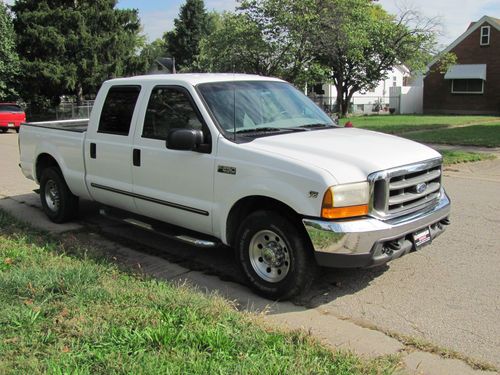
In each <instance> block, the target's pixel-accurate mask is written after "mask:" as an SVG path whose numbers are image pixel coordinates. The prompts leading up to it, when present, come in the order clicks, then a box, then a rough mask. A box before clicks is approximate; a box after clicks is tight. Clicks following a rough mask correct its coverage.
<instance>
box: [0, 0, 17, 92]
mask: <svg viewBox="0 0 500 375" xmlns="http://www.w3.org/2000/svg"><path fill="white" fill-rule="evenodd" d="M18 74H19V57H18V55H17V53H16V43H15V34H14V27H13V25H12V19H11V17H10V13H9V12H8V9H7V6H6V5H5V4H3V3H2V2H0V101H6V100H16V99H17V92H16V83H17V82H16V80H17V77H18Z"/></svg>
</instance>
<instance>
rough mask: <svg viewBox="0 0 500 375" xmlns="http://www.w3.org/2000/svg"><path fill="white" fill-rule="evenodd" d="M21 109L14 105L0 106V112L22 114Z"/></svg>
mask: <svg viewBox="0 0 500 375" xmlns="http://www.w3.org/2000/svg"><path fill="white" fill-rule="evenodd" d="M22 111H23V110H22V109H21V107H19V106H18V105H15V104H0V112H22Z"/></svg>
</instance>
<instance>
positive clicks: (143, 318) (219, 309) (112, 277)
mask: <svg viewBox="0 0 500 375" xmlns="http://www.w3.org/2000/svg"><path fill="white" fill-rule="evenodd" d="M70 239H71V241H70ZM96 251H97V252H98V250H96V249H91V248H90V249H89V248H83V247H82V245H81V244H80V243H79V242H78V239H77V237H75V236H74V235H73V236H72V235H67V236H66V237H62V238H60V239H58V240H56V239H54V238H52V237H50V236H49V235H48V234H46V233H40V232H37V231H34V230H33V229H31V228H29V227H27V226H25V225H23V224H21V223H19V222H17V221H16V220H14V219H13V218H12V217H10V216H9V215H7V214H5V213H4V212H2V211H0V373H2V374H18V373H20V374H40V373H50V374H95V373H102V374H104V373H106V374H111V373H113V374H125V373H132V374H152V373H155V374H172V373H175V374H259V375H260V374H289V373H290V374H291V373H293V374H345V375H347V374H389V373H392V372H393V371H394V370H395V367H396V366H397V364H396V363H397V358H393V357H390V358H384V359H382V360H378V361H372V362H366V361H364V360H361V359H359V358H357V357H355V356H354V355H351V354H346V353H340V352H337V353H334V352H332V351H330V350H329V349H327V348H325V347H323V346H321V345H320V344H318V343H317V342H316V341H314V340H313V339H312V338H311V337H310V336H308V335H306V334H304V333H299V332H283V331H278V330H272V329H269V328H265V327H264V326H263V325H262V324H261V323H260V321H259V318H258V317H257V316H255V315H251V314H246V313H240V312H237V311H236V310H235V309H234V308H233V306H232V305H230V304H229V303H227V302H226V301H225V300H223V299H222V298H220V297H217V296H205V295H203V294H201V293H198V292H195V291H193V290H191V289H189V288H187V287H175V286H173V285H170V284H167V283H164V282H159V281H155V280H151V279H147V278H140V277H139V276H135V275H133V274H130V273H126V272H123V271H120V270H119V269H118V268H117V267H116V266H114V265H112V264H110V263H109V262H107V261H105V260H103V259H100V260H99V259H97V258H96V257H95V256H93V257H91V256H90V255H89V254H95V253H96Z"/></svg>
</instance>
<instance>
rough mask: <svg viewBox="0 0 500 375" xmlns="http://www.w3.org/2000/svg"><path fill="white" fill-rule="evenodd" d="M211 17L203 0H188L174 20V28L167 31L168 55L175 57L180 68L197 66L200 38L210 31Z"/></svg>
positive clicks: (191, 68) (187, 68)
mask: <svg viewBox="0 0 500 375" xmlns="http://www.w3.org/2000/svg"><path fill="white" fill-rule="evenodd" d="M210 24H211V22H210V18H209V16H208V14H207V12H206V10H205V4H204V2H203V0H187V1H186V3H185V4H184V5H183V6H181V9H180V12H179V17H178V18H176V19H175V20H174V30H172V31H169V32H167V33H165V35H164V37H163V38H164V40H165V44H166V45H167V55H168V56H169V57H173V58H175V61H176V65H177V66H178V67H179V70H183V71H189V70H193V69H194V68H195V61H196V58H197V56H198V54H199V51H200V46H199V45H200V40H201V39H202V38H203V37H204V36H206V35H207V34H209V32H210V30H209V29H210Z"/></svg>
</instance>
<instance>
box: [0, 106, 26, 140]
mask: <svg viewBox="0 0 500 375" xmlns="http://www.w3.org/2000/svg"><path fill="white" fill-rule="evenodd" d="M22 122H26V114H25V113H24V111H23V110H22V109H21V107H20V106H18V105H17V104H16V103H0V132H1V133H5V132H6V131H7V130H9V129H15V130H16V132H18V133H19V127H20V126H21V123H22Z"/></svg>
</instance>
